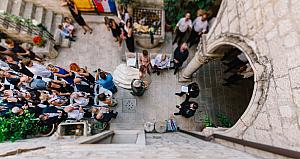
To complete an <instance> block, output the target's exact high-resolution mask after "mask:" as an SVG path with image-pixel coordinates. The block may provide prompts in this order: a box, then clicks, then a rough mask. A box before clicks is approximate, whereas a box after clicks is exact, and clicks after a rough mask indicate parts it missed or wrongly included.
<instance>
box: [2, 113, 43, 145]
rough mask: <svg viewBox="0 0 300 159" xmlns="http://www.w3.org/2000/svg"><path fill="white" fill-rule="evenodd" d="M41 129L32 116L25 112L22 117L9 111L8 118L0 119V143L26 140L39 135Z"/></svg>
mask: <svg viewBox="0 0 300 159" xmlns="http://www.w3.org/2000/svg"><path fill="white" fill-rule="evenodd" d="M43 129H44V127H41V126H39V124H38V120H36V118H35V117H34V114H30V113H29V112H28V111H26V110H25V113H24V114H23V115H20V116H16V115H14V114H13V113H12V112H11V111H10V112H9V114H8V116H6V117H3V116H1V117H0V142H4V141H11V142H14V141H16V140H20V139H26V138H27V137H28V136H34V135H37V134H39V132H41V131H42V130H43Z"/></svg>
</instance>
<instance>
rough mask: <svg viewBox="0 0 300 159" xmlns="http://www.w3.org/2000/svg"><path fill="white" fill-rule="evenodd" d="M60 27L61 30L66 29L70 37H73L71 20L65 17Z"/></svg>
mask: <svg viewBox="0 0 300 159" xmlns="http://www.w3.org/2000/svg"><path fill="white" fill-rule="evenodd" d="M62 25H63V28H64V29H66V30H67V31H68V32H69V33H70V34H71V35H72V37H75V27H74V25H73V24H72V19H71V18H69V17H65V18H64V22H63V23H62Z"/></svg>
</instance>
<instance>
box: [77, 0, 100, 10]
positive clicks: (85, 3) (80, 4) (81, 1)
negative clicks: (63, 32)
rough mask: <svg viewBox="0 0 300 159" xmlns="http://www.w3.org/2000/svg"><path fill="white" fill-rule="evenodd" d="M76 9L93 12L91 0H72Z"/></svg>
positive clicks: (93, 7)
mask: <svg viewBox="0 0 300 159" xmlns="http://www.w3.org/2000/svg"><path fill="white" fill-rule="evenodd" d="M74 3H75V4H76V6H77V8H78V10H80V11H86V12H93V11H95V6H94V4H93V0H74Z"/></svg>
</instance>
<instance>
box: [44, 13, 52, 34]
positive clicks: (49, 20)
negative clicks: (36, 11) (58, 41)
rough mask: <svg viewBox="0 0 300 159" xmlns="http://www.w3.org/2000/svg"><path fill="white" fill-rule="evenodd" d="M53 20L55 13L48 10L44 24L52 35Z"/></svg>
mask: <svg viewBox="0 0 300 159" xmlns="http://www.w3.org/2000/svg"><path fill="white" fill-rule="evenodd" d="M53 19H54V13H53V12H52V11H50V10H46V12H45V20H44V22H43V24H44V26H45V27H46V29H47V30H48V31H49V32H50V33H51V30H52V23H53Z"/></svg>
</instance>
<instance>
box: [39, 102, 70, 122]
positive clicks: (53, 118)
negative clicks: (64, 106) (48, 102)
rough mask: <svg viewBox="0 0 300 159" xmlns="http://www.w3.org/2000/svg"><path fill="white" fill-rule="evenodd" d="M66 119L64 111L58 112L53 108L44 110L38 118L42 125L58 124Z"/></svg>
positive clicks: (66, 115) (49, 107)
mask: <svg viewBox="0 0 300 159" xmlns="http://www.w3.org/2000/svg"><path fill="white" fill-rule="evenodd" d="M67 118H68V114H67V113H66V112H65V111H64V110H59V109H57V108H56V107H54V106H48V107H46V108H44V109H43V112H42V114H41V115H40V116H39V119H40V120H41V121H42V123H43V124H44V125H52V124H59V123H60V122H62V121H64V120H66V119H67Z"/></svg>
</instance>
